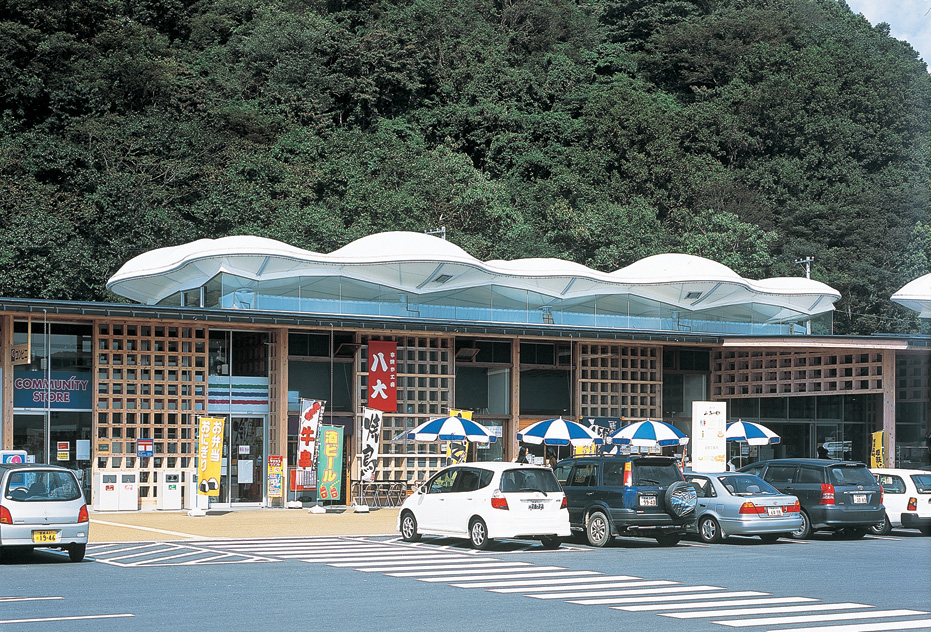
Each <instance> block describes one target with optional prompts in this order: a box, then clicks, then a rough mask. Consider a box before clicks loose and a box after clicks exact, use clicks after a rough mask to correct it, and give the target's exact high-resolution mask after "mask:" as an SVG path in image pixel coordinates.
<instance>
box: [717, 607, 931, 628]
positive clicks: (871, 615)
mask: <svg viewBox="0 0 931 632" xmlns="http://www.w3.org/2000/svg"><path fill="white" fill-rule="evenodd" d="M916 614H931V612H925V611H922V610H870V611H869V612H843V613H834V614H807V615H801V616H795V617H757V618H755V619H732V620H730V621H712V623H718V624H720V625H726V626H730V627H732V628H747V627H750V626H753V625H777V624H782V623H819V622H821V621H847V620H853V619H880V618H884V617H907V616H910V615H916Z"/></svg>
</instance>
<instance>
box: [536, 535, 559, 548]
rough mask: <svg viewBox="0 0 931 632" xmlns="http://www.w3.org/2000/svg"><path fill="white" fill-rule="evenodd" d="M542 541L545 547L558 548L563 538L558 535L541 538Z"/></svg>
mask: <svg viewBox="0 0 931 632" xmlns="http://www.w3.org/2000/svg"><path fill="white" fill-rule="evenodd" d="M540 542H541V543H542V544H543V548H544V549H550V550H552V549H558V548H559V546H560V545H561V544H562V538H557V537H552V538H550V537H546V538H540Z"/></svg>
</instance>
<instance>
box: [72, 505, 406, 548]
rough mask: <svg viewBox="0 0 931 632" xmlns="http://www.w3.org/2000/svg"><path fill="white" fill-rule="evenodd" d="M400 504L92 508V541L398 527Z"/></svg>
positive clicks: (347, 531)
mask: <svg viewBox="0 0 931 632" xmlns="http://www.w3.org/2000/svg"><path fill="white" fill-rule="evenodd" d="M397 518H398V510H397V509H372V510H371V511H370V512H369V513H355V512H354V511H353V510H352V509H346V510H345V511H342V510H340V512H339V513H337V512H336V511H334V510H332V509H331V510H329V511H328V512H327V513H325V514H314V513H310V512H309V511H308V510H307V509H234V510H232V511H222V510H217V511H213V510H211V511H208V512H207V515H206V516H189V515H188V513H187V511H157V510H154V511H138V512H135V511H134V512H99V511H93V512H91V514H90V541H91V542H149V541H165V540H192V539H213V538H256V537H263V538H275V537H289V536H313V535H382V534H396V533H397V528H396V527H397Z"/></svg>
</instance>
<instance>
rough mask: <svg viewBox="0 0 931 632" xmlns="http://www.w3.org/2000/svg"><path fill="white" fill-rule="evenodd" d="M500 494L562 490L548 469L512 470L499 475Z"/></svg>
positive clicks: (551, 471)
mask: <svg viewBox="0 0 931 632" xmlns="http://www.w3.org/2000/svg"><path fill="white" fill-rule="evenodd" d="M500 488H501V491H502V492H529V491H537V492H558V491H561V490H562V488H561V487H560V486H559V481H557V480H556V475H555V474H553V470H550V469H542V468H540V469H537V468H534V469H529V468H527V469H523V468H522V469H514V470H505V471H504V472H502V473H501V483H500Z"/></svg>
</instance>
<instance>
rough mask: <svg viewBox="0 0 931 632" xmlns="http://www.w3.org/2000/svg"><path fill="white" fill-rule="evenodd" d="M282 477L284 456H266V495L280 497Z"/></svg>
mask: <svg viewBox="0 0 931 632" xmlns="http://www.w3.org/2000/svg"><path fill="white" fill-rule="evenodd" d="M283 477H284V457H283V456H269V457H268V497H269V498H281V496H282V491H281V490H282V487H281V483H282V478H283Z"/></svg>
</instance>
